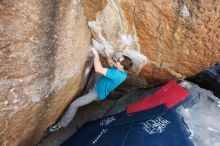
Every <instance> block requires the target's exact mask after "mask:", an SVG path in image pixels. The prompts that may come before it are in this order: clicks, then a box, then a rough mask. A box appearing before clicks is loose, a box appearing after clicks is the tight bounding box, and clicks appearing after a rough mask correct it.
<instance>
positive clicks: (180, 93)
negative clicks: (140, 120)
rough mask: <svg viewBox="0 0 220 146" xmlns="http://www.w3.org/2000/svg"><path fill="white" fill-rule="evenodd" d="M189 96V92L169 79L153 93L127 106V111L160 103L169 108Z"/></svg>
mask: <svg viewBox="0 0 220 146" xmlns="http://www.w3.org/2000/svg"><path fill="white" fill-rule="evenodd" d="M187 96H189V93H188V92H187V91H186V90H185V89H183V88H182V87H181V86H180V85H179V84H177V83H176V81H174V80H171V81H170V82H168V83H167V84H165V85H164V86H163V87H161V88H160V89H159V90H157V91H156V92H155V93H154V94H153V95H151V96H148V97H146V98H144V99H142V100H139V101H138V102H136V103H134V104H130V105H128V107H127V113H134V112H138V111H142V110H147V109H150V108H153V107H156V106H159V105H161V104H165V105H166V106H167V108H171V107H173V106H174V105H176V104H177V103H179V102H180V101H182V100H183V99H184V98H186V97H187Z"/></svg>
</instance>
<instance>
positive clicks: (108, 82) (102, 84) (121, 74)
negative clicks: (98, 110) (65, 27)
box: [48, 48, 132, 133]
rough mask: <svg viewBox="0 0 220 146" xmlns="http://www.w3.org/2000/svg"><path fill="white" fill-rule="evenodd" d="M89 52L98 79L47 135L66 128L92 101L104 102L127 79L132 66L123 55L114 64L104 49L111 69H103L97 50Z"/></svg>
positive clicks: (74, 102)
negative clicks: (98, 75) (92, 58)
mask: <svg viewBox="0 0 220 146" xmlns="http://www.w3.org/2000/svg"><path fill="white" fill-rule="evenodd" d="M91 50H92V53H93V55H94V67H95V72H96V73H98V74H101V76H100V78H99V79H96V81H97V82H96V84H95V86H94V87H93V88H92V89H91V90H90V91H89V92H88V93H87V94H86V95H83V96H81V97H79V98H77V99H76V100H74V101H73V102H72V103H71V104H70V106H69V108H68V109H67V111H66V113H65V114H64V116H63V117H62V118H61V120H60V121H59V122H58V123H56V124H54V125H52V126H50V127H49V128H48V132H49V133H52V132H54V131H57V130H59V129H60V128H61V127H67V126H68V124H69V123H70V122H71V120H72V119H73V118H74V116H75V114H76V112H77V109H78V108H79V107H81V106H83V105H86V104H89V103H91V102H93V101H97V100H104V99H105V98H106V97H107V96H108V95H109V93H110V92H112V91H113V90H114V89H115V88H116V87H117V86H119V85H120V84H121V83H122V82H123V81H125V79H126V78H127V71H128V69H129V68H130V67H131V66H132V61H131V59H130V58H129V57H127V56H125V55H123V56H121V57H120V58H118V59H117V61H116V62H114V61H113V60H112V57H111V54H110V52H109V50H108V49H105V54H106V57H107V62H108V64H109V65H110V66H111V68H104V67H103V66H102V64H101V62H100V60H99V54H98V52H97V50H96V49H95V48H92V49H91Z"/></svg>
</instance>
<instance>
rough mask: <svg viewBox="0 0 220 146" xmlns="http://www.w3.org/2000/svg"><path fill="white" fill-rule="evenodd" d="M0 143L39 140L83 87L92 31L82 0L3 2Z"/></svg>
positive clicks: (11, 145) (10, 145)
mask: <svg viewBox="0 0 220 146" xmlns="http://www.w3.org/2000/svg"><path fill="white" fill-rule="evenodd" d="M0 18H1V19H0V119H1V120H0V145H1V146H26V145H27V146H30V145H36V144H37V143H38V142H39V141H40V139H41V138H42V137H43V135H44V132H45V131H46V129H47V127H48V126H49V125H51V124H53V122H55V121H56V120H57V118H58V117H59V116H60V115H61V114H62V112H63V110H64V109H65V107H66V106H67V105H68V104H69V102H70V101H71V100H72V99H73V98H74V96H75V95H76V93H79V91H80V90H81V89H82V88H83V86H84V85H85V81H86V76H87V73H88V72H89V70H90V66H89V65H91V64H90V63H89V61H88V57H87V56H88V53H87V52H88V48H89V45H90V36H91V35H90V31H89V29H88V26H87V23H86V18H85V16H84V12H83V9H82V7H81V5H80V3H79V2H78V1H74V0H73V1H68V0H62V1H60V0H46V1H45V0H39V1H30V0H23V1H14V0H3V1H0Z"/></svg>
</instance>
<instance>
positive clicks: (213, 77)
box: [189, 62, 220, 98]
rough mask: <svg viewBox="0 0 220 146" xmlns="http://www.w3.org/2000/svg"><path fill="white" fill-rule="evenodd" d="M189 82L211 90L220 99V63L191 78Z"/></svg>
mask: <svg viewBox="0 0 220 146" xmlns="http://www.w3.org/2000/svg"><path fill="white" fill-rule="evenodd" d="M189 80H190V81H192V82H194V83H196V84H198V85H199V86H201V87H203V88H205V89H208V90H211V91H212V92H213V94H214V95H215V96H217V97H219V98H220V62H219V63H217V64H215V65H214V66H212V67H211V68H209V69H206V70H204V71H202V72H200V73H199V74H197V75H195V76H193V77H191V78H189Z"/></svg>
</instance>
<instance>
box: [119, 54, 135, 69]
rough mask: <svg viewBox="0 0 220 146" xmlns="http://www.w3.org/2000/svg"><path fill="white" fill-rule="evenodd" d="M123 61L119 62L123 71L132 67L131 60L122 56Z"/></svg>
mask: <svg viewBox="0 0 220 146" xmlns="http://www.w3.org/2000/svg"><path fill="white" fill-rule="evenodd" d="M123 58H124V59H123V60H122V61H121V62H120V64H121V65H122V66H123V67H124V70H129V69H130V68H131V66H132V64H133V63H132V60H131V59H130V58H129V57H128V56H125V55H123Z"/></svg>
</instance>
